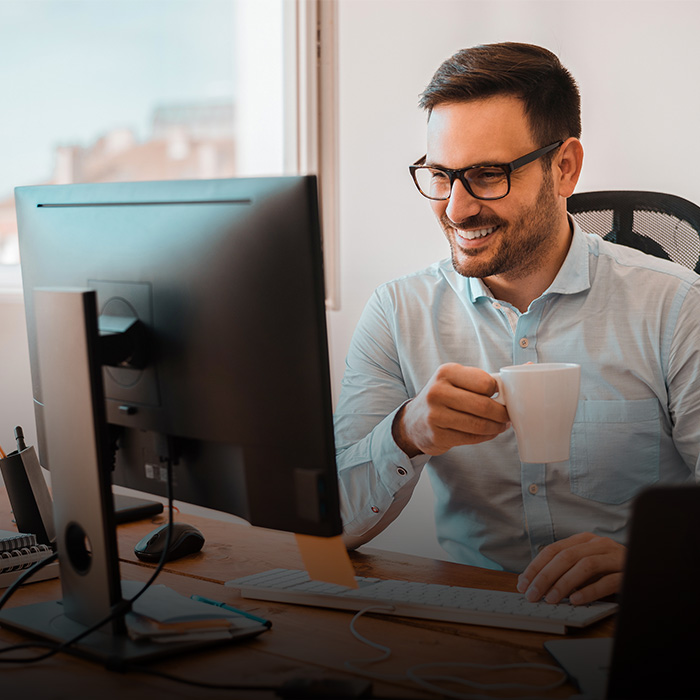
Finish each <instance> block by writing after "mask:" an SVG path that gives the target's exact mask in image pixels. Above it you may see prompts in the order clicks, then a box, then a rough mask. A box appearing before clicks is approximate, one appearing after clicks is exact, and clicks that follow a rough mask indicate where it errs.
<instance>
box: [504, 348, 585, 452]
mask: <svg viewBox="0 0 700 700" xmlns="http://www.w3.org/2000/svg"><path fill="white" fill-rule="evenodd" d="M491 376H492V377H493V378H494V379H495V380H496V383H497V384H498V394H495V395H494V396H493V399H494V400H495V401H498V402H499V403H501V404H503V405H504V406H505V407H506V408H507V409H508V415H509V416H510V421H511V423H512V424H513V429H514V430H515V437H516V439H517V441H518V454H519V455H520V460H521V461H522V462H565V461H566V460H568V459H569V450H570V447H571V429H572V428H573V425H574V417H575V416H576V409H577V407H578V397H579V390H580V386H581V365H576V364H572V363H569V362H543V363H540V364H527V365H512V366H510V367H501V369H500V371H499V372H497V373H495V374H493V375H491Z"/></svg>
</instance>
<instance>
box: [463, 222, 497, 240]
mask: <svg viewBox="0 0 700 700" xmlns="http://www.w3.org/2000/svg"><path fill="white" fill-rule="evenodd" d="M496 228H497V227H496V226H491V228H479V229H476V230H474V231H460V232H459V235H460V236H461V237H462V238H466V239H467V240H469V241H473V240H474V239H475V238H483V237H484V236H488V235H489V233H492V232H493V231H495V230H496Z"/></svg>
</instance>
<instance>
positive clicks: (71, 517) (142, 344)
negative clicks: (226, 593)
mask: <svg viewBox="0 0 700 700" xmlns="http://www.w3.org/2000/svg"><path fill="white" fill-rule="evenodd" d="M16 206H17V215H18V225H19V235H20V253H21V262H22V277H23V285H24V294H25V307H26V316H27V326H28V334H29V352H30V362H31V373H32V381H33V394H34V401H35V412H36V421H37V434H38V445H39V452H40V458H41V462H42V464H43V465H44V466H46V467H48V468H49V469H50V470H51V474H52V486H53V492H54V509H55V519H56V524H57V537H58V549H59V555H60V558H61V567H62V571H61V579H62V586H63V596H64V599H63V606H64V608H65V609H66V610H67V611H68V612H67V614H68V615H69V616H71V617H72V618H73V619H75V620H78V621H80V622H82V623H83V624H89V623H90V621H91V620H93V619H97V618H99V616H100V615H101V614H103V613H104V612H105V611H106V610H108V609H110V608H112V607H113V606H114V605H115V604H116V603H117V602H118V600H119V597H120V595H121V593H120V591H119V590H118V588H119V583H118V561H117V560H116V545H115V541H116V540H115V537H114V534H113V532H114V521H113V513H111V512H110V508H111V490H110V489H111V485H110V482H111V481H113V482H114V483H117V484H120V485H123V486H127V487H131V488H135V489H138V490H141V491H146V492H149V493H153V494H159V495H165V494H166V485H165V483H164V475H165V467H164V462H165V461H166V460H167V461H169V462H170V464H171V465H172V470H173V480H172V484H173V490H174V496H175V498H177V499H178V500H182V501H185V502H188V503H193V504H196V505H201V506H205V507H207V508H213V509H215V510H220V511H225V512H229V513H233V514H236V515H239V516H241V517H243V518H245V519H246V520H248V521H249V522H250V523H252V524H254V525H259V526H263V527H268V528H275V529H281V530H288V531H294V532H299V533H304V534H310V535H319V536H332V535H337V534H339V533H340V532H341V530H342V526H341V520H340V513H339V502H338V486H337V474H336V466H335V450H334V442H333V427H332V408H331V392H330V373H329V361H328V346H327V336H326V321H325V300H324V283H323V264H322V260H323V257H322V247H321V237H320V226H319V215H318V203H317V185H316V179H315V177H313V176H298V177H269V178H248V179H228V180H211V181H171V182H139V183H110V184H86V185H65V186H39V187H20V188H17V190H16ZM75 289H77V290H81V291H69V290H75ZM69 339H73V340H74V342H76V343H77V346H78V347H77V349H76V347H73V346H72V345H71V341H69ZM81 339H82V340H81ZM108 355H111V357H109V358H108V357H107V356H108ZM104 365H107V366H104ZM100 375H101V376H100ZM100 379H101V380H102V381H100ZM81 382H82V383H81ZM47 386H48V387H49V388H48V389H47ZM81 387H82V388H81ZM102 391H103V392H104V394H103V396H102V394H101V392H102ZM47 392H48V393H49V394H50V395H47ZM81 392H82V394H81ZM81 396H82V398H81ZM76 397H77V398H76ZM73 401H75V402H76V403H71V402H73ZM71 421H77V422H74V423H71ZM86 425H87V426H88V428H85V427H84V426H86ZM81 426H83V427H81ZM83 438H86V441H85V440H84V439H83ZM115 447H116V448H117V449H116V450H115V449H114V448H115ZM85 455H87V458H86V459H83V457H84V456H85ZM93 455H94V456H93ZM91 494H92V495H91ZM96 500H97V501H100V503H99V504H97V505H96V504H95V503H94V501H96ZM88 501H89V502H88ZM94 509H96V511H95V510H94ZM81 515H82V516H83V521H84V522H80V518H81ZM76 520H77V521H79V522H78V528H77V529H76V527H75V524H76ZM95 538H96V539H97V542H96V541H94V540H95ZM85 541H89V543H88V544H86V545H83V543H84V542H85ZM102 550H104V552H103V551H102ZM111 550H114V551H111ZM102 558H104V561H102ZM98 559H99V561H97V560H98ZM115 562H116V563H115ZM81 567H83V568H85V567H87V568H88V569H89V571H88V574H90V575H91V574H92V573H93V572H92V569H97V570H99V571H100V573H99V575H98V576H97V578H96V579H95V580H94V581H93V585H92V586H90V585H89V584H86V580H88V579H89V578H90V576H89V575H86V572H85V571H81V570H80V568H81ZM64 568H65V571H64ZM115 568H116V572H115ZM94 590H96V591H97V600H96V601H95V602H94V605H92V606H90V605H89V604H88V607H87V609H86V607H85V604H84V602H81V600H80V599H81V598H82V597H83V596H85V595H87V594H91V592H92V591H94ZM72 610H74V611H75V612H71V611H72ZM32 624H33V623H32ZM30 626H31V625H30Z"/></svg>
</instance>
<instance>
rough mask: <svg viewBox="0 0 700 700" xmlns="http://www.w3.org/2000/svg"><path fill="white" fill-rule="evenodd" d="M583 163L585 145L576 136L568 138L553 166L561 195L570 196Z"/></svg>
mask: <svg viewBox="0 0 700 700" xmlns="http://www.w3.org/2000/svg"><path fill="white" fill-rule="evenodd" d="M582 165H583V146H582V145H581V142H580V141H579V140H578V139H577V138H574V137H573V136H572V137H571V138H568V139H567V140H566V141H564V143H563V144H562V146H561V148H560V149H559V153H558V155H557V157H555V159H554V163H553V164H552V167H553V168H554V176H555V178H556V182H557V191H558V193H559V195H560V196H561V197H564V198H566V197H570V196H571V195H572V194H573V193H574V188H575V187H576V183H577V182H578V179H579V176H580V175H581V167H582Z"/></svg>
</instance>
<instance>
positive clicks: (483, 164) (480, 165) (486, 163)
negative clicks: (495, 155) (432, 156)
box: [421, 157, 505, 170]
mask: <svg viewBox="0 0 700 700" xmlns="http://www.w3.org/2000/svg"><path fill="white" fill-rule="evenodd" d="M421 165H426V166H427V167H429V168H442V169H443V170H466V169H467V168H484V167H486V166H489V165H505V163H500V162H498V161H496V160H482V161H480V162H479V163H474V164H473V165H463V166H462V167H461V168H448V167H447V166H446V165H442V164H441V163H436V162H435V161H432V160H428V158H427V157H424V158H423V163H422V164H421Z"/></svg>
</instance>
